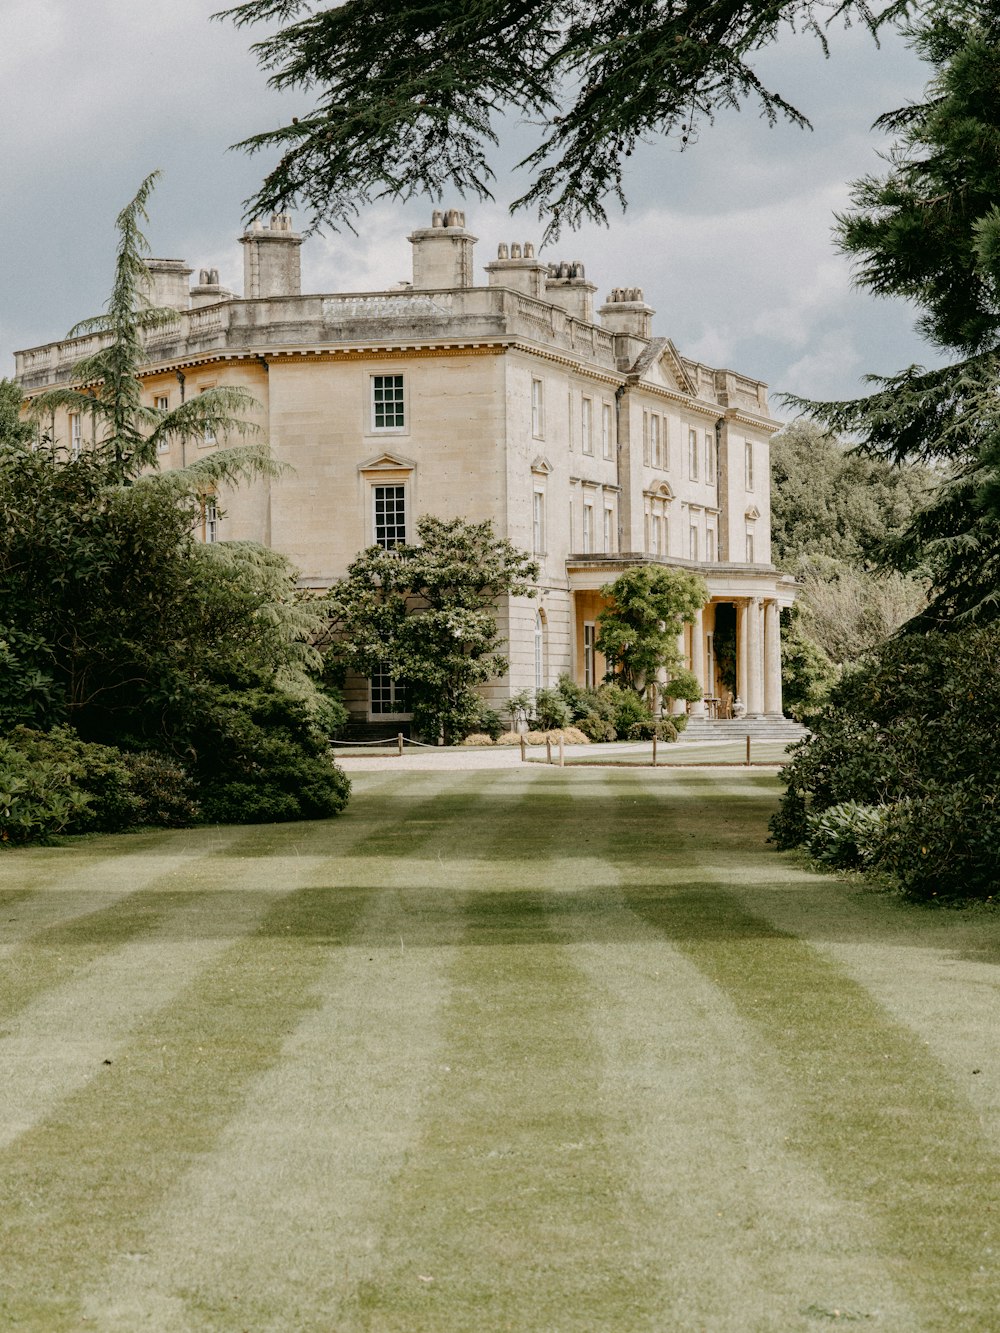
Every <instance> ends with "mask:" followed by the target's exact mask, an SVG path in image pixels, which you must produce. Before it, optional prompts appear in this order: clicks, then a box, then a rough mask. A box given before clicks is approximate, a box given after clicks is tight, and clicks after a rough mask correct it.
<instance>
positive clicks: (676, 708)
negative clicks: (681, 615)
mask: <svg viewBox="0 0 1000 1333" xmlns="http://www.w3.org/2000/svg"><path fill="white" fill-rule="evenodd" d="M677 651H678V653H679V654H680V659H681V665H682V666H687V664H688V651H687V640H686V639H685V637H684V631H683V630H681V632H680V634H678V636H677ZM670 711H671V713H674V714H678V715H679V714H681V713H686V712H687V704H686V703H685V702H684V700H683V699H672V700H671V701H670Z"/></svg>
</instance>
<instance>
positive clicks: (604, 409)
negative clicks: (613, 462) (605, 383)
mask: <svg viewBox="0 0 1000 1333" xmlns="http://www.w3.org/2000/svg"><path fill="white" fill-rule="evenodd" d="M612 429H613V428H612V424H611V404H610V403H601V455H602V457H603V458H606V459H610V458H612V457H613V448H614V444H613V441H612V438H611V432H612Z"/></svg>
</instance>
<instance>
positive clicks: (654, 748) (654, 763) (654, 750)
mask: <svg viewBox="0 0 1000 1333" xmlns="http://www.w3.org/2000/svg"><path fill="white" fill-rule="evenodd" d="M653 767H654V768H655V767H656V732H655V731H654V732H653Z"/></svg>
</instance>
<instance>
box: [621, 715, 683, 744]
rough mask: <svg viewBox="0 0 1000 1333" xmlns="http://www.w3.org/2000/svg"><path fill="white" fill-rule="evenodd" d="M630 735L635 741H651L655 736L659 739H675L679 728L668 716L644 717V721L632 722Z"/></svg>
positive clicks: (630, 738)
mask: <svg viewBox="0 0 1000 1333" xmlns="http://www.w3.org/2000/svg"><path fill="white" fill-rule="evenodd" d="M628 735H629V740H633V741H651V740H652V739H653V737H654V736H655V737H656V739H657V740H658V741H675V740H676V739H677V728H676V727H675V726H674V724H673V723H672V722H669V721H668V720H667V719H666V718H660V719H659V720H658V719H656V718H652V717H644V718H643V719H642V721H640V722H633V723H632V725H631V727H630V728H629V733H628Z"/></svg>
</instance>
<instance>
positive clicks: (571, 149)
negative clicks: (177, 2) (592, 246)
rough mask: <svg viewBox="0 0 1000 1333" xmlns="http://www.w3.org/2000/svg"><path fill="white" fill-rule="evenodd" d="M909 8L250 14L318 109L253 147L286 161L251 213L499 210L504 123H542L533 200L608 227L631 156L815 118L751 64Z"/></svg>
mask: <svg viewBox="0 0 1000 1333" xmlns="http://www.w3.org/2000/svg"><path fill="white" fill-rule="evenodd" d="M907 8H908V6H907V5H906V4H904V3H901V2H900V0H886V3H884V4H883V5H881V6H878V7H876V6H874V5H869V4H868V3H867V2H866V0H791V2H789V0H778V2H775V0H765V2H764V3H747V2H744V3H735V4H734V3H730V0H644V2H643V3H641V4H636V3H634V0H527V2H525V0H467V2H466V3H462V4H456V3H454V0H430V2H429V3H428V0H392V3H388V2H387V0H345V3H342V4H330V3H329V2H328V0H244V3H241V4H237V5H234V6H232V7H231V8H229V9H227V10H224V11H223V12H222V14H221V15H220V17H228V18H230V19H232V20H233V21H234V22H235V23H237V24H238V25H240V26H241V27H243V26H252V25H254V24H264V23H277V24H278V25H279V26H278V27H277V28H276V29H275V30H274V31H273V32H272V33H270V35H268V36H267V37H265V38H263V39H262V40H261V41H259V42H258V43H257V44H256V46H255V50H256V52H257V55H258V57H259V59H260V62H261V64H262V65H263V66H264V67H265V68H267V69H270V70H272V71H273V73H272V75H271V80H270V81H271V83H272V85H273V86H275V87H277V88H284V89H288V88H292V89H297V90H300V91H303V92H304V93H306V94H307V95H308V96H310V97H311V98H315V105H314V106H313V107H312V108H311V109H310V110H308V111H306V112H305V114H303V115H300V116H298V117H293V118H292V120H291V122H290V123H289V124H287V125H284V126H281V127H280V128H278V129H275V130H271V131H268V132H266V133H263V134H257V135H254V136H253V137H251V138H250V139H247V140H246V141H245V143H244V144H243V145H242V146H243V147H246V148H249V149H250V150H251V151H253V150H257V149H261V148H268V149H270V148H277V149H278V150H279V151H280V154H281V156H280V158H279V161H278V164H277V166H276V167H275V168H274V169H273V170H272V171H271V172H270V173H269V174H268V176H267V178H266V179H265V181H264V184H263V185H262V187H261V189H260V191H259V193H258V194H257V196H256V197H255V198H254V199H253V200H251V201H250V211H251V213H252V214H254V215H257V214H261V213H266V212H269V211H271V210H272V209H275V208H283V207H285V206H286V205H288V204H290V203H291V202H293V201H295V200H299V201H301V202H302V203H303V204H304V205H305V206H306V207H307V208H308V209H309V210H310V211H311V213H312V216H313V220H314V222H316V223H323V222H326V223H330V224H333V225H334V226H337V225H340V224H343V223H345V222H346V223H348V224H349V223H350V220H351V218H352V217H353V216H354V215H355V214H356V212H357V210H358V209H359V207H361V206H362V205H364V204H366V203H368V202H370V201H371V200H372V199H373V198H377V197H380V196H384V195H390V196H395V197H406V196H408V195H411V194H413V193H416V192H419V191H426V192H429V193H430V194H432V195H434V196H439V195H440V194H441V192H442V191H443V190H444V189H446V188H450V189H455V190H457V191H459V192H460V193H462V194H465V195H475V196H478V197H480V198H488V197H490V183H491V181H492V180H493V177H494V173H493V170H492V169H491V166H490V162H489V155H490V150H491V149H492V148H493V147H494V146H495V145H496V143H497V130H496V122H497V119H498V117H499V115H500V114H501V113H507V114H511V115H515V116H519V117H521V118H523V119H524V120H526V121H528V122H529V123H531V124H533V125H536V126H537V127H538V130H539V138H540V143H539V144H538V146H537V147H536V148H535V149H534V150H533V151H532V152H531V153H530V154H529V155H528V157H527V158H526V159H525V162H524V163H523V165H525V166H527V167H528V168H529V169H530V171H531V173H532V176H533V183H532V185H531V187H530V188H529V190H528V192H527V193H526V194H525V196H524V197H523V199H521V200H519V201H518V203H519V204H532V205H536V206H537V207H538V208H539V211H540V212H541V213H543V214H545V215H547V217H548V219H549V227H548V231H547V239H548V238H551V237H553V236H554V235H555V234H556V233H557V232H558V230H559V228H560V227H561V226H562V225H563V224H569V225H570V226H575V225H577V224H578V223H579V222H580V221H581V220H582V219H584V218H593V219H597V220H600V221H603V220H604V219H605V216H606V214H605V207H604V203H605V200H606V199H607V197H608V196H609V195H615V196H617V197H618V198H619V200H621V202H622V203H624V202H625V199H624V194H623V190H622V173H623V166H624V159H625V158H627V157H628V156H629V155H630V154H631V153H632V151H633V150H634V148H635V146H636V144H637V143H638V142H639V141H640V140H642V139H646V138H650V137H660V136H663V135H671V136H673V137H674V138H675V139H676V141H677V143H678V146H680V147H683V146H685V145H686V144H688V143H690V142H691V141H693V139H694V137H695V136H696V134H697V131H698V127H699V124H700V123H702V122H705V121H711V119H712V117H713V115H714V113H715V112H716V111H717V110H719V109H720V108H723V107H739V106H740V105H741V104H743V103H744V102H747V101H749V102H751V103H756V104H757V106H758V107H759V108H760V110H761V112H762V113H763V114H764V115H765V116H766V117H767V118H768V120H769V121H771V122H772V123H774V122H775V121H776V120H777V119H779V118H786V119H788V120H790V121H791V122H792V123H794V124H799V125H806V124H807V123H808V122H807V121H806V119H805V117H804V116H803V115H802V114H801V113H800V112H799V111H797V110H796V109H795V107H793V106H792V105H791V104H790V103H789V102H788V101H786V99H785V98H784V97H783V96H782V95H781V94H780V93H779V92H776V91H774V90H773V89H770V88H768V87H767V86H766V85H765V84H764V83H763V82H762V80H761V78H760V77H759V75H758V74H757V73H756V72H755V70H754V68H753V57H754V55H755V54H756V53H757V52H758V51H760V50H761V49H762V48H763V47H765V46H767V45H768V44H770V43H771V42H773V41H774V40H775V39H776V38H777V37H778V35H779V34H780V33H781V32H782V30H788V29H790V28H793V27H800V28H808V29H811V30H812V31H813V32H814V33H815V34H816V35H817V37H818V38H819V40H820V41H821V42H822V43H823V44H824V47H825V44H826V35H825V34H826V27H827V25H828V24H829V23H830V21H832V20H833V19H835V18H842V19H844V20H846V21H852V20H855V21H860V22H863V23H865V24H866V25H867V26H868V27H869V28H870V29H871V30H872V31H873V32H876V31H877V29H878V27H879V25H880V24H881V23H884V22H887V21H889V20H890V19H892V18H895V17H896V16H898V15H899V14H900V13H902V12H904V11H905V10H906V9H907Z"/></svg>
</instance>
